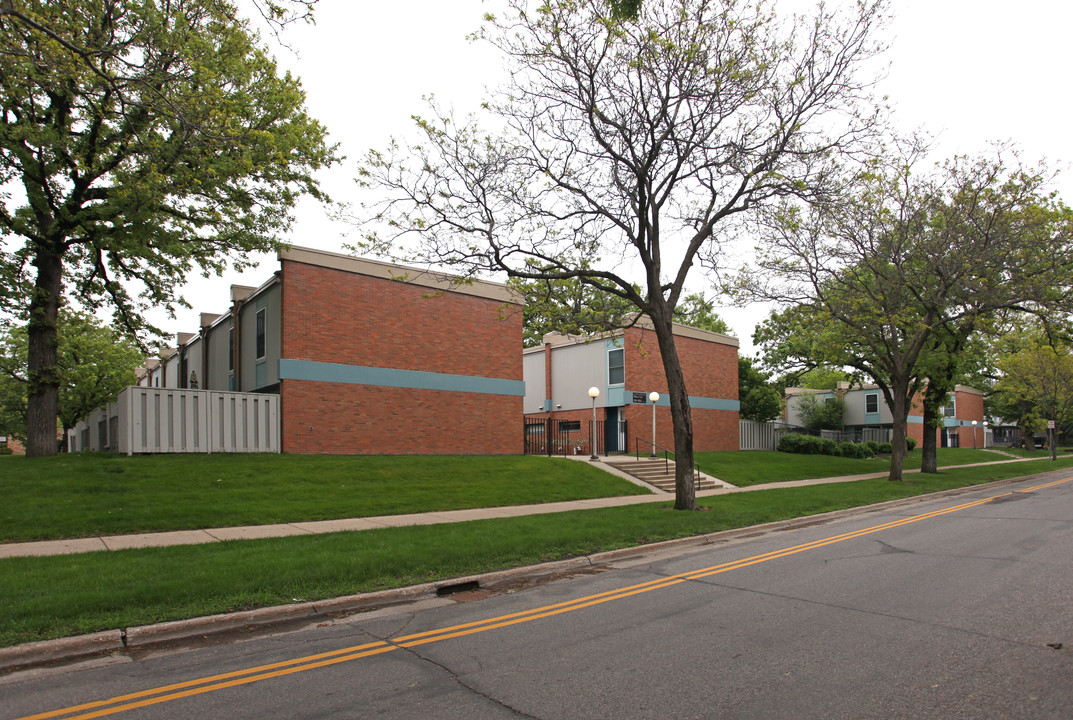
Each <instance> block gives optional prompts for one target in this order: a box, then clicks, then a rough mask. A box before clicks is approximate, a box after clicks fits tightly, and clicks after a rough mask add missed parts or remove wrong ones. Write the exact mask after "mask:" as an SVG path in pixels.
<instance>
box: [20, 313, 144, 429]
mask: <svg viewBox="0 0 1073 720" xmlns="http://www.w3.org/2000/svg"><path fill="white" fill-rule="evenodd" d="M28 345H29V343H28V338H27V332H26V326H25V325H18V326H9V327H7V328H6V329H5V331H4V333H3V334H2V335H0V406H2V410H0V413H2V415H3V420H2V421H0V424H2V425H3V427H4V429H5V430H6V432H7V433H10V434H12V435H15V436H16V437H19V438H25V437H26V430H27V428H26V402H27V388H28V386H29V379H28V372H27V364H28V363H27V354H28ZM142 361H143V357H142V354H141V352H140V351H139V350H138V348H137V347H136V346H135V345H134V343H132V342H131V341H130V340H129V339H127V338H126V337H125V336H124V335H123V334H122V333H120V332H118V331H116V330H115V329H114V328H109V327H105V326H103V325H101V323H100V322H99V321H98V320H97V319H96V318H95V317H93V316H92V315H89V314H88V313H83V312H73V311H69V310H61V311H60V322H59V327H58V336H57V347H56V367H57V373H58V375H59V378H60V392H59V423H60V426H61V427H62V428H63V430H64V432H66V431H67V430H70V429H71V428H73V427H74V426H75V424H76V423H78V422H79V421H80V420H83V419H85V418H86V416H87V415H89V413H91V412H92V411H94V410H96V409H97V408H99V407H102V406H103V405H105V404H106V403H109V402H114V401H115V399H116V396H117V395H118V394H119V391H120V390H122V389H123V388H124V387H126V386H128V385H133V384H134V382H135V376H134V369H135V368H137V367H138V366H140V365H141V364H142ZM0 434H4V433H0ZM53 441H55V431H53Z"/></svg>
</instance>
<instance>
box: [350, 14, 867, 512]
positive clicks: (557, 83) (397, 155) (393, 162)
mask: <svg viewBox="0 0 1073 720" xmlns="http://www.w3.org/2000/svg"><path fill="white" fill-rule="evenodd" d="M884 3H885V0H866V1H864V2H860V3H857V4H855V6H854V10H853V11H852V14H835V13H832V12H830V11H828V10H827V9H825V8H824V7H823V6H822V5H821V6H820V7H819V8H818V9H817V10H816V13H815V15H813V16H810V17H807V18H804V17H795V18H793V20H792V21H791V22H790V23H788V24H787V23H780V22H779V21H777V19H776V17H775V16H774V14H773V12H771V10H770V9H769V7H768V5H767V4H766V3H765V2H759V3H747V2H739V1H738V0H723V1H714V2H713V1H710V0H667V1H665V2H656V1H654V0H653V1H652V2H644V3H642V4H641V5H640V8H639V10H638V12H637V14H636V17H635V18H630V17H628V16H627V17H624V16H623V15H622V14H616V13H614V12H613V9H612V8H611V7H610V5H609V3H607V2H606V0H580V1H575V0H570V1H567V0H550V2H547V3H545V4H543V5H541V6H540V7H539V8H536V9H534V10H532V11H528V10H527V8H526V3H524V2H523V1H522V0H513V1H512V2H511V4H510V5H511V8H510V13H509V14H508V15H507V16H506V17H504V18H490V19H489V26H488V28H487V29H486V32H484V33H482V35H483V36H484V37H485V38H487V39H489V40H490V41H491V42H492V43H493V44H495V45H496V46H497V47H498V48H499V49H501V50H502V52H503V53H504V55H505V56H506V58H507V59H508V63H509V65H510V69H511V71H512V72H511V75H510V80H509V82H508V83H507V84H506V86H505V87H504V88H502V89H501V90H500V91H499V92H498V93H496V94H495V95H494V97H493V99H492V100H491V101H490V102H489V103H487V105H486V106H485V108H486V110H487V111H488V115H489V116H490V117H491V120H492V124H493V126H494V128H495V132H494V134H489V133H486V132H484V131H482V130H481V129H480V128H479V127H478V125H477V121H476V120H475V119H472V118H471V119H469V120H467V121H465V122H463V123H461V124H459V123H456V122H455V120H454V118H452V117H451V116H450V114H447V113H443V112H441V111H440V110H439V109H438V108H437V107H436V106H435V105H433V107H432V116H431V117H430V118H419V119H418V127H419V128H420V131H421V133H422V138H421V140H420V142H418V143H415V144H414V145H412V146H404V145H400V144H397V143H396V144H392V145H391V147H390V148H388V149H387V150H386V151H384V152H373V153H371V154H370V155H369V157H368V158H367V161H366V162H365V163H364V165H363V167H362V168H361V180H362V181H363V182H365V183H367V184H368V185H370V186H373V187H375V188H377V189H378V190H379V191H380V192H383V193H386V196H387V197H388V200H387V201H386V202H385V203H384V205H383V206H379V207H378V208H377V210H378V212H377V213H376V218H377V219H379V220H383V221H386V222H387V223H388V229H387V230H386V231H381V232H380V233H379V234H377V233H369V235H368V236H367V237H366V239H365V241H364V242H363V243H362V244H361V245H360V246H359V247H360V249H362V250H366V251H368V250H370V249H373V250H379V251H381V252H384V253H386V254H389V255H391V256H393V257H395V258H397V259H400V260H404V261H409V262H428V263H432V264H440V265H450V266H454V268H455V269H456V271H457V270H459V269H461V270H462V271H464V272H473V273H476V272H481V271H493V272H503V271H505V272H506V273H508V274H509V275H511V276H514V277H521V278H530V279H566V278H578V279H580V280H581V281H582V282H583V283H585V284H587V285H591V286H592V287H594V288H597V289H599V290H601V291H603V292H606V293H610V294H612V295H615V296H618V297H620V298H622V299H624V300H626V301H628V302H629V303H630V304H632V305H633V306H634V307H636V308H637V309H638V310H639V311H640V312H642V313H644V314H645V315H647V316H648V317H649V319H650V320H651V321H652V324H653V327H654V329H655V334H656V337H657V340H658V344H659V348H660V352H661V354H662V358H663V364H664V369H665V374H666V377H667V386H668V389H669V395H670V403H671V413H672V418H673V426H674V436H675V454H676V458H677V471H676V472H677V487H676V500H675V507H676V508H679V509H693V508H695V506H696V502H695V492H694V488H693V472H692V466H693V429H692V420H691V417H690V406H689V399H688V393H687V390H686V383H685V378H684V377H683V374H682V369H681V366H680V364H679V361H678V355H677V350H676V347H675V339H674V335H673V334H672V319H673V317H674V311H675V308H676V307H677V306H678V303H679V301H680V300H681V299H682V297H683V291H684V288H685V283H686V279H687V277H689V274H690V271H691V269H692V268H693V266H694V265H700V266H701V267H702V268H704V269H705V270H709V271H713V272H714V271H718V270H719V268H720V265H721V262H722V261H723V252H724V245H725V243H726V242H727V241H729V240H730V239H732V238H733V237H734V236H735V233H736V231H737V230H738V229H739V227H740V223H739V222H738V218H739V217H740V216H741V215H742V214H743V213H746V212H748V211H750V210H751V209H753V208H755V207H757V206H760V205H763V204H764V203H767V202H769V201H771V200H773V199H776V198H779V197H785V196H788V195H792V196H797V197H803V198H807V199H810V200H815V199H819V198H822V197H823V196H824V194H825V193H826V192H827V179H828V178H829V177H831V176H832V175H833V174H834V168H835V167H836V165H837V162H838V160H839V159H840V157H842V156H844V155H845V153H849V152H855V151H857V150H860V149H861V148H862V147H863V146H864V145H865V142H866V141H867V140H868V139H869V138H870V136H871V134H872V133H873V131H874V130H875V128H876V126H877V118H878V117H879V114H880V111H879V109H878V107H877V105H876V104H875V103H874V102H873V101H872V99H871V98H870V97H869V95H868V92H869V91H868V88H869V85H870V83H869V82H866V81H862V80H860V79H858V76H859V75H860V70H861V65H862V64H863V63H864V62H865V61H866V60H867V59H869V58H871V57H872V56H873V55H874V54H875V53H876V52H877V51H878V48H877V47H876V46H875V44H874V42H873V41H872V39H871V36H872V34H873V31H874V30H875V29H876V27H877V25H879V24H881V23H882V22H883V19H884V18H883V13H884ZM410 233H416V234H418V235H419V236H420V238H419V240H420V241H419V242H416V243H412V244H409V243H406V241H405V240H404V239H403V238H404V236H406V235H408V234H410ZM635 283H636V285H635Z"/></svg>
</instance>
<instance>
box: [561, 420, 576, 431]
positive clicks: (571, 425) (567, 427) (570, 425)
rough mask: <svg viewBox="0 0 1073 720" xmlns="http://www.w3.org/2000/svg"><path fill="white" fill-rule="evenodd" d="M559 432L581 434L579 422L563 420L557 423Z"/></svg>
mask: <svg viewBox="0 0 1073 720" xmlns="http://www.w3.org/2000/svg"><path fill="white" fill-rule="evenodd" d="M559 432H568V433H570V432H581V421H580V420H563V421H561V422H560V423H559Z"/></svg>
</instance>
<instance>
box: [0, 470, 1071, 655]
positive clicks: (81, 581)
mask: <svg viewBox="0 0 1073 720" xmlns="http://www.w3.org/2000/svg"><path fill="white" fill-rule="evenodd" d="M276 459H277V460H278V459H279V458H276ZM0 467H2V466H0ZM582 467H584V465H582ZM1055 467H1070V458H1069V456H1066V457H1065V458H1063V460H1062V461H1060V462H1059V463H1056V464H1055ZM1048 468H1049V464H1048V462H1047V461H1046V460H1037V461H1033V462H1030V463H1013V464H1008V465H996V466H990V467H982V468H959V469H955V470H946V471H943V472H942V473H940V474H938V475H909V476H907V478H906V480H905V481H904V482H901V483H891V482H888V481H887V480H884V479H879V480H861V481H857V482H853V483H839V484H830V485H814V486H808V487H800V488H785V489H770V490H757V491H754V492H748V493H733V494H728V495H721V496H716V497H712V498H706V499H703V500H702V504H704V505H707V506H709V507H710V508H711V512H693V513H688V512H675V511H674V510H672V509H670V504H669V503H653V504H644V505H638V506H631V507H622V508H609V509H600V510H586V511H577V512H569V513H558V514H554V515H533V516H528V517H520V518H506V519H495V520H482V521H475V522H467V523H457V524H451V525H433V526H420V527H407V528H389V529H383V530H368V531H364V532H355V533H335V534H330V535H315V536H300V537H288V538H276V539H270V540H246V541H236V542H228V543H217V544H212V545H192V546H180V547H171V548H148V549H142V550H125V551H120V552H98V553H88V554H84V555H66V556H56V557H45V558H10V559H6V560H0V596H2V597H3V598H4V601H3V604H2V605H0V645H13V644H17V643H22V642H29V641H33V640H42V639H46V638H54V637H62V636H65V635H73V634H79V633H88V632H94V631H97V630H103V629H110V628H122V627H128V626H134V625H141V624H147V623H152V622H159V621H164V620H175V619H180V618H187V617H196V616H199V615H206V614H212V613H219V612H226V611H231V610H240V609H249V608H254V607H262V606H268V605H276V604H284V603H291V602H295V601H297V600H314V599H320V598H325V597H334V596H339V595H345V594H350V593H357V592H364V591H370V590H377V589H384V588H390V587H403V586H406V585H411V584H414V583H418V582H426V581H429V580H436V579H445V578H450V577H457V576H460V575H466V574H470V573H477V572H484V571H489V570H495V569H502V568H508V567H514V566H521V565H527V564H532V563H539V562H545V561H549V560H555V559H560V558H565V557H571V556H577V555H585V554H590V553H593V552H598V551H602V550H610V549H615V548H622V547H631V546H636V545H640V544H644V543H648V542H654V541H658V540H666V539H672V538H678V537H687V536H691V535H697V534H701V533H706V532H714V531H718V530H725V529H729V528H736V527H745V526H749V525H754V524H757V523H763V522H770V521H775V520H781V519H787V518H793V517H801V516H804V515H811V514H815V513H820V512H825V511H830V510H838V509H843V508H847V507H853V506H857V505H865V504H870V503H875V502H881V501H884V500H891V499H896V498H903V497H909V496H914V495H919V494H923V493H928V492H936V491H939V490H945V489H949V488H955V487H964V486H968V485H973V484H978V483H982V482H988V481H991V480H998V479H1002V478H1007V477H1016V476H1021V475H1028V474H1032V473H1036V472H1043V471H1046V470H1047V469H1048ZM102 578H107V581H106V582H101V579H102Z"/></svg>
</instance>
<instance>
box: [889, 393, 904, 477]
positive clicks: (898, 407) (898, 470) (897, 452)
mask: <svg viewBox="0 0 1073 720" xmlns="http://www.w3.org/2000/svg"><path fill="white" fill-rule="evenodd" d="M907 385H908V383H892V386H891V395H892V396H893V397H892V398H891V400H892V401H893V402H892V405H891V409H890V410H891V415H892V420H893V422H892V426H893V433H892V437H891V439H890V475H888V476H887V479H888V480H890V481H891V482H901V481H902V465H903V464H904V463H905V423H906V418H907V417H908V415H909V398H907V397H906V395H907V390H908V388H907V387H906V386H907Z"/></svg>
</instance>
